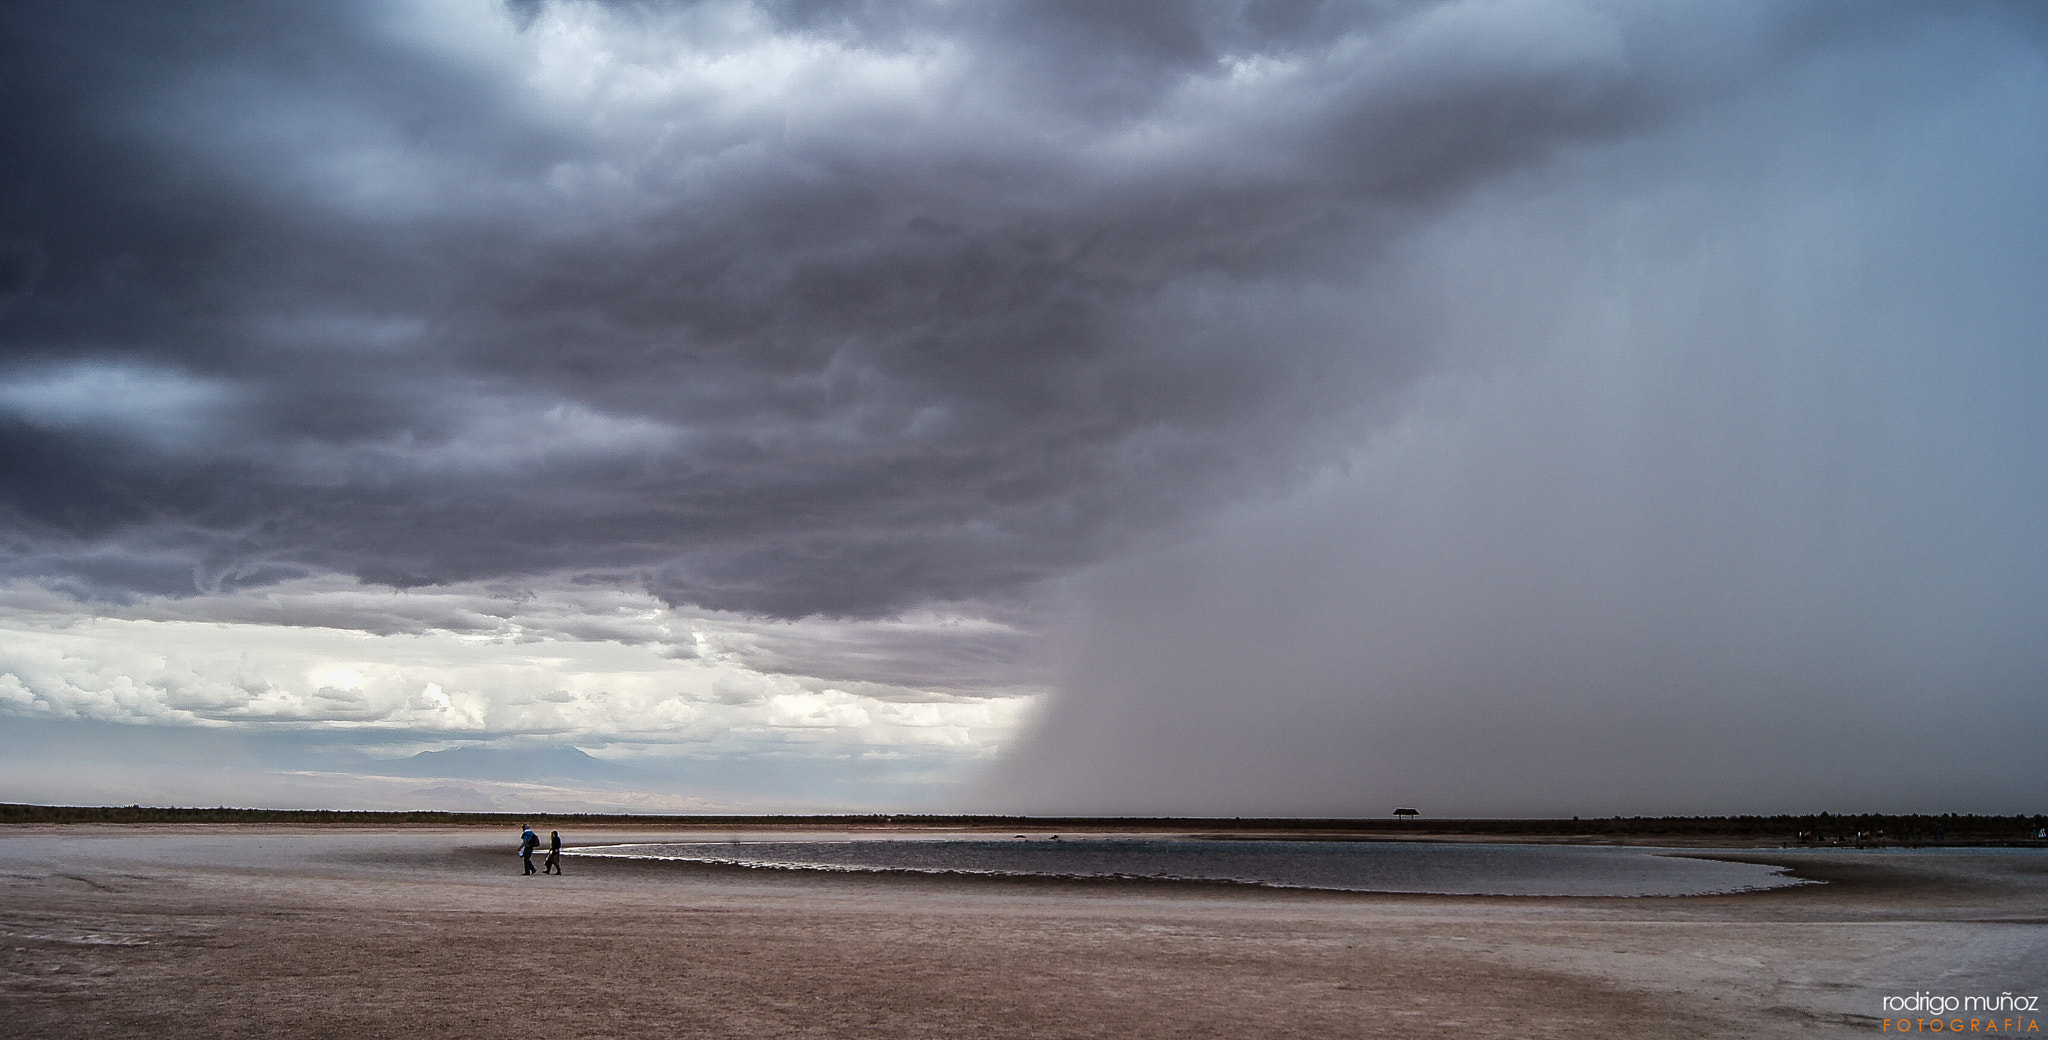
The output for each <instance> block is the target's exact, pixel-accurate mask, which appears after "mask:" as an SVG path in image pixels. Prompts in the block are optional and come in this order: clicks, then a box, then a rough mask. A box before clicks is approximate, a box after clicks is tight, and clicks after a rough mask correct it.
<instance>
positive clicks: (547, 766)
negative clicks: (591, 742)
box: [378, 746, 653, 787]
mask: <svg viewBox="0 0 2048 1040" xmlns="http://www.w3.org/2000/svg"><path fill="white" fill-rule="evenodd" d="M378 771H379V772H381V773H383V774H384V775H386V776H417V777H430V778H433V779H440V780H498V781H512V782H522V781H523V782H529V783H542V782H555V783H559V782H562V781H565V780H566V781H572V782H576V783H586V784H589V783H595V784H604V785H608V786H632V787H640V786H647V785H648V783H649V781H651V780H652V779H653V778H652V777H650V776H648V775H647V774H645V773H643V772H641V771H640V770H638V769H634V768H632V767H631V766H622V765H617V764H615V763H611V762H606V761H604V760H603V759H598V758H592V757H590V755H588V754H586V753H584V751H583V750H582V749H581V748H574V747H567V746H558V747H541V748H493V747H476V746H470V747H457V748H449V749H448V750H446V751H422V752H420V753H419V754H417V755H414V756H412V757H411V758H402V759H399V760H397V761H395V762H384V763H380V764H379V766H378Z"/></svg>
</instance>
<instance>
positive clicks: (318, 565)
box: [0, 3, 1783, 617]
mask: <svg viewBox="0 0 2048 1040" xmlns="http://www.w3.org/2000/svg"><path fill="white" fill-rule="evenodd" d="M1124 6H1125V5H1116V9H1115V10H1107V9H1105V10H1100V11H1098V10H1095V9H1094V8H1093V6H1092V5H1075V6H1072V7H1066V6H1056V7H1053V8H1046V9H1035V8H1017V9H1011V8H1007V7H1003V6H1000V5H997V6H991V7H986V8H983V9H979V10H956V9H954V8H953V7H952V6H950V5H933V6H930V7H922V6H913V7H912V8H909V9H906V10H905V11H903V12H899V13H898V14H895V15H889V14H883V13H876V12H870V11H867V10H866V9H856V8H850V7H849V8H838V7H834V6H832V5H824V6H822V7H817V8H815V9H813V8H805V9H804V10H805V11H806V12H808V13H799V12H798V11H797V10H796V9H795V8H782V7H779V6H756V5H751V4H740V3H722V4H696V5H672V6H671V5H600V4H580V3H557V4H546V5H540V6H538V7H527V8H522V9H520V10H516V11H508V10H505V9H501V8H499V7H497V6H495V5H492V4H484V3H470V4H457V5H433V6H431V7H427V8H421V9H414V8H412V7H409V6H406V5H390V6H372V7H369V8H363V9H357V10H353V11H348V12H341V11H309V10H303V9H297V8H294V7H291V6H289V5H266V4H238V5H207V6H204V7H201V8H197V9H191V10H181V9H169V8H147V9H132V10H119V9H105V8H90V9H79V10H75V11H74V10H64V9H51V8H47V7H40V6H38V7H31V8H26V9H22V10H18V11H17V12H15V13H14V14H13V16H12V20H13V21H14V22H15V23H16V24H15V26H14V30H13V31H11V32H10V39H13V40H14V41H16V42H15V46H14V50H15V52H16V53H15V54H14V55H13V56H12V57H11V60H10V64H11V66H12V67H13V68H15V69H16V70H17V71H16V73H14V74H13V79H14V81H16V82H18V83H20V84H22V86H21V87H20V88H17V89H16V90H15V92H14V93H13V95H11V98H10V101H9V107H8V113H9V115H8V119H9V121H10V126H9V127H8V137H9V139H10V140H11V141H15V142H19V143H20V147H18V148H16V149H11V151H12V152H13V153H14V154H13V156H12V158H10V159H9V160H8V170H7V176H8V181H9V184H10V191H9V192H8V197H7V199H6V200H5V201H4V202H0V207H4V208H0V230H4V232H5V235H6V239H7V241H6V247H7V252H8V254H9V257H10V259H9V261H8V265H7V267H6V278H7V279H8V291H7V299H8V300H9V303H8V304H7V306H8V308H9V309H8V312H7V321H6V325H5V330H4V333H0V350H4V352H5V354H4V357H5V361H4V363H0V439H4V442H5V444H6V451H5V453H4V458H5V462H4V464H0V466H4V470H0V487H4V489H5V499H4V501H5V506H6V509H7V511H8V514H7V519H8V524H7V527H8V531H9V538H10V541H11V550H12V551H11V552H10V553H9V559H10V564H9V567H10V569H11V570H12V571H13V572H14V573H15V574H16V575H18V576H27V577H47V576H51V575H67V576H69V577H71V578H72V579H74V580H75V582H77V583H78V587H79V588H81V589H84V590H88V591H106V592H112V593H116V594H118V593H119V592H121V591H124V590H142V591H150V592H179V591H192V590H193V589H195V588H197V589H203V590H216V589H220V588H223V587H226V588H234V587H242V586H247V585H252V584H259V585H260V584H264V583H269V582H274V581H278V580H282V579H285V578H289V577H296V576H305V575H310V574H319V573H327V572H341V573H346V574H349V575H353V576H356V577H358V578H361V579H363V580H366V581H372V582H380V583H387V584H392V585H397V586H407V587H410V586H420V585H427V584H440V583H447V582H454V581H469V580H480V579H490V578H500V577H507V576H515V577H516V576H528V575H545V574H555V573H565V572H568V573H593V574H601V575H605V576H606V577H607V579H608V580H617V581H624V582H629V583H640V584H642V585H644V586H645V587H648V588H651V589H652V590H654V591H655V592H656V593H657V594H658V595H660V596H661V597H662V598H664V599H665V600H667V601H668V602H671V603H687V604H692V605H697V606H702V607H707V608H712V609H723V610H737V611H746V612H754V613H761V614H769V615H777V616H787V617H800V616H806V615H812V614H828V615H865V616H875V615H882V614H887V613H891V612H894V611H898V610H903V609H907V608H913V607H916V606H918V605H920V604H923V603H927V602H930V601H933V600H946V599H968V598H974V597H981V596H989V595H1003V594H1009V593H1012V592H1014V591H1016V590H1018V589H1020V588H1023V587H1026V586H1029V585H1030V584H1032V583H1034V582H1039V581H1042V580H1044V579H1046V578H1049V577H1056V576H1059V575H1061V574H1064V573H1068V572H1070V571H1072V570H1073V569H1074V568H1076V567H1079V566H1084V565H1087V564H1090V563H1093V562H1095V561H1098V560H1100V559H1102V558H1104V557H1105V555H1106V554H1110V553H1112V552H1115V551H1118V550H1119V549H1120V548H1121V547H1127V546H1129V545H1131V544H1133V543H1134V540H1137V539H1141V538H1143V537H1144V536H1146V535H1147V534H1148V533H1150V532H1155V531H1159V530H1162V529H1167V528H1171V527H1173V526H1174V525H1176V524H1178V523H1181V522H1183V521H1185V520H1186V519H1188V518H1189V517H1191V516H1197V515H1200V513H1202V512H1203V511H1206V510H1207V509H1210V508H1213V507H1214V506H1216V505H1217V504H1220V503H1223V502H1227V501H1230V500H1232V499H1234V498H1235V497H1236V496H1239V495H1241V494H1243V493H1245V492H1246V491H1247V490H1252V489H1269V490H1270V489H1277V488H1280V487H1284V486H1286V485H1287V484H1288V483H1289V482H1291V481H1292V480H1294V479H1296V478H1298V477H1299V476H1300V475H1301V474H1303V473H1306V472H1310V471H1312V470H1313V469H1315V468H1316V467H1319V466H1321V465H1324V464H1326V463H1327V462H1329V461H1330V460H1331V459H1332V458H1334V457H1335V456H1336V455H1337V454H1339V453H1341V450H1342V445H1343V443H1344V442H1345V440H1344V439H1345V438H1346V437H1349V436H1352V435H1354V434H1355V433H1356V432H1357V431H1359V430H1360V429H1364V428H1369V426H1370V424H1371V423H1372V422H1374V421H1377V420H1379V419H1381V418H1383V417H1384V411H1385V410H1384V408H1383V407H1381V406H1382V405H1383V404H1384V403H1385V402H1386V401H1387V400H1388V398H1389V395H1390V394H1392V393H1393V392H1395V391H1398V390H1399V389H1400V388H1402V387H1403V386H1405V385H1407V384H1408V383H1409V382H1410V381H1412V380H1413V379H1414V378H1415V377H1416V376H1417V375H1419V374H1421V373H1423V372H1425V371H1427V370H1428V369H1429V368H1430V367H1431V366H1432V364H1433V363H1434V361H1433V357H1434V353H1435V351H1436V350H1437V347H1436V346H1435V345H1433V344H1431V343H1430V342H1429V341H1428V337H1427V336H1425V335H1419V334H1418V331H1419V330H1417V329H1416V328H1414V327H1412V326H1413V325H1414V323H1415V322H1416V321H1418V320H1420V319H1419V317H1418V316H1417V315H1415V314H1413V313H1404V309H1403V308H1402V307H1401V306H1400V304H1399V301H1397V300H1390V299H1387V298H1386V297H1385V295H1384V293H1382V292H1376V291H1375V290H1376V279H1375V277H1374V271H1375V269H1376V268H1375V264H1376V262H1377V261H1378V259H1379V257H1380V256H1381V254H1382V252H1383V250H1384V248H1385V246H1386V244H1387V243H1388V242H1389V241H1390V240H1393V239H1394V238H1396V237H1398V236H1399V235H1401V234H1402V233H1403V230H1404V229H1407V228H1410V227H1412V226H1414V225H1415V224H1416V223H1417V222H1418V221H1424V220H1427V219H1428V218H1429V217H1430V216H1431V215H1432V214H1435V213H1438V212H1440V211H1441V210H1442V209H1443V208H1444V207H1446V206H1449V205H1452V204H1454V203H1455V202H1456V201H1457V200H1459V199H1461V198H1463V197H1465V196H1467V195H1468V194H1469V193H1471V192H1473V191H1475V190H1478V189H1480V188H1482V187H1484V186H1485V185H1488V184H1490V183H1496V182H1499V181H1501V179H1502V178H1506V177H1512V176H1515V175H1516V174H1518V173H1520V172H1523V171H1529V170H1538V169H1542V168H1544V167H1545V166H1546V164H1549V163H1551V162H1553V161H1554V160H1555V159H1556V158H1557V157H1558V156H1560V155H1561V154H1567V153H1571V152H1574V151H1575V150H1583V149H1587V148H1595V147H1599V146H1600V145H1602V144H1603V143H1605V142H1612V141H1616V140H1620V139H1624V138H1627V137H1628V136H1630V135H1632V134H1638V133H1641V132H1644V131H1646V130H1649V129H1654V128H1656V127H1658V126H1660V125H1664V124H1666V123H1669V122H1670V121H1672V120H1674V119H1676V118H1679V117H1681V116H1683V115H1684V113H1685V112H1686V111H1687V110H1688V108H1689V107H1690V106H1692V105H1693V104H1695V103H1696V101H1695V97H1696V95H1698V94H1700V93H1702V92H1704V93H1709V94H1710V93H1712V91H1713V90H1715V89H1718V88H1719V87H1720V86H1722V85H1724V84H1723V83H1722V81H1725V80H1727V79H1729V78H1730V77H1731V76H1732V75H1733V74H1734V71H1735V70H1736V69H1737V68H1739V67H1741V66H1745V65H1748V64H1753V63H1761V62H1767V61H1769V60H1770V59H1771V56H1772V55H1773V53H1774V52H1775V50H1776V49H1777V48H1779V47H1781V46H1782V45H1783V44H1782V41H1781V40H1780V39H1778V37H1779V36H1781V35H1783V29H1782V27H1781V26H1779V25H1777V24H1776V23H1777V21H1778V19H1775V18H1770V17H1766V16H1765V13H1764V12H1763V11H1762V10H1760V9H1750V8H1742V7H1731V8H1729V10H1728V11H1726V12H1723V13H1716V14H1713V15H1708V16H1703V17H1701V19H1700V21H1699V24H1694V25H1688V26H1684V27H1680V26H1676V25H1672V24H1667V22H1668V21H1669V20H1668V19H1664V18H1660V17H1656V16H1653V15H1650V14H1646V13H1644V12H1641V11H1636V10H1633V9H1630V8H1626V7H1620V8H1614V9H1608V8H1605V7H1603V6H1600V5H1591V6H1585V7H1579V6H1560V7H1549V8H1545V7H1537V6H1532V7H1528V8H1521V7H1504V8H1500V9H1499V10H1493V9H1484V10H1482V9H1476V8H1474V7H1473V6H1472V5H1459V4H1446V5H1434V6H1408V5H1388V6H1378V5H1359V6H1357V7H1356V8H1353V9H1348V10H1346V11H1344V12H1333V11H1328V10H1323V9H1321V8H1319V7H1314V6H1304V5H1290V4H1252V5H1245V6H1241V7H1240V6H1234V5H1218V6H1215V7H1210V6H1204V5H1156V6H1146V7H1142V8H1131V9H1128V10H1126V9H1124ZM1141 12H1142V13H1141ZM1681 28H1683V30H1684V31H1683V32H1681V31H1680V29H1681ZM1701 32H1704V33H1706V34H1708V35H1709V36H1711V37H1713V38H1715V39H1716V40H1718V41H1720V43H1721V44H1722V45H1723V46H1725V47H1727V48H1728V49H1729V52H1730V53H1729V54H1728V55H1727V56H1725V58H1724V59H1722V60H1719V61H1717V62H1709V61H1701V60H1694V59H1690V58H1688V57H1687V54H1688V52H1689V48H1690V46H1691V45H1692V44H1693V43H1695V42H1697V38H1698V34H1699V33H1701ZM160 43H163V44H165V45H159V44H160ZM308 52H312V53H318V54H319V59H318V60H317V61H311V60H304V61H302V60H298V59H295V58H293V57H291V56H292V55H298V54H302V53H308Z"/></svg>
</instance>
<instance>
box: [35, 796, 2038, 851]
mask: <svg viewBox="0 0 2048 1040" xmlns="http://www.w3.org/2000/svg"><path fill="white" fill-rule="evenodd" d="M8 823H256V824H261V823H269V824H324V825H330V826H357V827H392V826H433V827H472V826H473V827H508V826H512V825H515V824H519V823H532V824H536V825H544V824H545V825H555V826H584V827H597V826H613V827H691V828H707V827H821V828H822V827H876V826H895V827H1000V828H1003V829H1018V830H1066V831H1077V832H1087V831H1104V830H1124V829H1131V830H1179V829H1186V830H1202V831H1212V832H1213V831H1269V830H1286V831H1296V832H1299V831H1327V832H1331V833H1332V834H1333V835H1334V834H1336V833H1339V832H1341V833H1346V834H1370V835H1381V834H1392V835H1398V834H1403V833H1411V832H1416V831H1426V832H1429V833H1433V834H1456V835H1487V834H1498V835H1503V836H1508V835H1519V836H1534V835H1550V836H1559V837H1567V836H1568V837H1593V838H1597V837H1617V838H1624V837H1626V838H1643V837H1727V838H1784V839H1786V840H1794V841H1804V842H1807V843H1821V844H1834V843H1841V842H1848V841H1868V842H1876V843H1884V844H1935V843H1939V844H2008V843H2020V842H2025V843H2029V844H2031V843H2033V842H2034V841H2035V840H2036V839H2035V835H2036V834H2038V833H2040V832H2041V831H2042V829H2043V828H2048V815H2034V816H1976V815H1969V814H1959V813H1943V814H1941V815H1939V816H1936V815H1891V814H1884V813H1855V814H1845V815H1836V814H1832V813H1817V814H1812V815H1806V816H1789V815H1788V816H1627V817H1607V818H1602V819H1587V820H1576V819H1574V820H1479V819H1471V820H1464V819H1429V818H1423V819H1412V818H1410V819H1398V820H1396V819H1384V818H1372V819H1294V818H1285V817H1262V818H1252V817H1232V818H1206V817H1110V816H1056V817H1055V816H964V815H956V816H939V815H907V814H879V813H877V814H861V815H818V816H715V815H703V816H697V815H691V816H641V815H632V814H623V813H509V812H499V813H479V812H429V811H409V812H373V811H355V810H339V809H233V808H228V807H225V806H222V807H217V808H212V809H204V808H175V807H168V806H145V805H126V806H79V805H20V804H6V803H0V824H8Z"/></svg>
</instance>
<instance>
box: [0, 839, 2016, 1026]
mask: <svg viewBox="0 0 2048 1040" xmlns="http://www.w3.org/2000/svg"><path fill="white" fill-rule="evenodd" d="M694 837H702V835H694ZM564 838H565V840H566V841H567V842H568V844H569V846H570V847H571V850H572V854H571V855H569V856H567V857H565V866H566V873H565V874H564V876H561V877H550V876H532V877H527V876H522V875H521V874H520V872H519V868H518V861H517V859H516V858H515V857H514V856H513V854H512V849H513V846H514V844H515V842H516V835H515V834H514V833H512V832H509V831H506V832H500V831H497V830H485V829H479V828H474V827H465V828H446V829H421V828H397V827H393V828H379V829H343V828H330V827H281V826H246V825H75V824H74V825H19V826H11V827H7V828H5V829H0V932H4V941H0V1021H4V1022H5V1023H6V1025H7V1027H8V1028H9V1030H10V1031H11V1032H13V1033H15V1034H17V1035H22V1036H28V1037H50V1038H71V1037H150V1038H155V1040H164V1038H182V1037H208V1038H227V1037H265V1038H275V1037H349V1038H372V1037H449V1038H467V1037H491V1038H506V1037H516V1036H523V1035H535V1036H545V1037H565V1038H566V1037H734V1038H752V1037H821V1038H822V1037H832V1038H840V1037H844V1038H877V1040H882V1038H926V1037H931V1038H939V1037H946V1038H953V1037H962V1038H965V1037H992V1038H993V1037H1104V1038H1119V1040H1125V1038H1128V1040H1139V1038H1149V1037H1218V1038H1240V1037H1241V1038H1282V1037H1314V1038H1339V1037H1411V1036H1412V1037H1435V1036H1450V1037H1779V1036H1807V1035H1825V1034H1864V1033H1867V1034H1880V1035H1883V1034H1888V1033H1890V1032H1894V1031H1897V1029H1898V1024H1897V1022H1896V1021H1892V1022H1887V1021H1886V1020H1887V1019H1888V1018H1890V1019H1894V1020H1896V1019H1898V1018H1907V1019H1914V1018H1918V1019H1923V1020H1928V1021H1926V1022H1922V1024H1921V1026H1918V1027H1914V1028H1915V1029H1916V1030H1918V1029H1926V1028H1927V1027H1928V1022H1931V1021H1932V1018H1931V1016H1928V1015H1925V1014H1921V1015H1918V1016H1915V1015H1912V1014H1910V1013H1906V1014H1900V1013H1888V1012H1887V1011H1886V1010H1885V1009H1884V1002H1885V999H1886V998H1887V997H1911V996H1912V995H1914V994H1915V993H1921V994H1935V995H1947V994H1953V995H1956V996H1959V997H1960V996H1972V995H1988V996H1992V997H1997V996H1999V995H2000V994H2002V993H2003V994H2007V995H2009V996H2011V997H2016V998H2018V997H2039V996H2042V995H2048V856H2043V855H2042V854H2040V853H2039V852H2038V850H2035V851H2031V852H2009V851H2008V852H2001V851H1999V850H1982V851H1970V850H1955V851H1947V852H1941V853H1929V852H1923V851H1866V852H1859V853H1854V854H1843V853H1838V852H1833V851H1790V850H1777V849H1750V850H1740V851H1731V852H1729V853H1726V855H1730V856H1733V857H1736V858H1740V859H1745V860H1748V861H1752V862H1767V863H1771V864H1774V865H1780V866H1785V867H1789V868H1791V869H1793V870H1794V871H1795V872H1796V874H1797V875H1798V876H1802V877H1806V878H1810V879H1815V880H1822V881H1825V882H1827V883H1825V884H1808V885H1801V886H1797V887H1790V888H1781V889H1776V890H1771V891H1762V892H1749V893H1742V894H1734V895H1721V896H1692V897H1668V898H1528V897H1449V896H1417V895H1370V894H1355V893H1328V892H1308V891H1284V890H1270V889H1258V888H1250V887H1244V886H1226V885H1176V884H1161V883H1141V882H1114V881H1104V882H1048V881H1025V880H1011V879H986V878H983V879H975V878H957V877H955V878H947V877H920V876H872V875H830V874H811V873H790V872H776V871H760V870H744V869H737V868H721V867H709V866H693V865H680V864H673V863H649V862H638V861H632V860H618V859H609V860H607V859H597V858H593V857H589V856H578V855H574V854H573V850H574V848H575V847H577V846H588V845H596V844H606V843H615V842H632V841H658V840H664V839H667V840H674V839H675V838H676V835H675V834H673V833H671V832H661V833H653V832H645V831H631V832H628V831H607V832H602V833H599V832H589V833H565V834H564ZM1970 1017H1976V1018H1978V1019H1980V1020H1981V1021H1980V1022H1979V1023H1978V1025H1977V1027H1976V1029H1977V1031H1978V1032H1980V1033H1982V1032H1987V1031H1990V1030H1991V1029H1997V1030H1998V1031H2001V1032H2002V1031H2004V1030H2005V1029H2014V1030H2016V1031H2017V1032H2019V1033H2020V1034H2021V1035H2028V1034H2029V1032H2030V1029H2029V1024H2030V1023H2038V1021H2039V1020H2041V1019H2043V1018H2048V1016H2044V1015H2042V1014H2040V1013H2020V1014H2012V1013H2004V1014H2000V1015H1997V1016H1987V1015H1984V1014H1982V1013H1978V1014H1976V1015H1974V1016H1972V1015H1957V1014H1950V1015H1944V1016H1941V1020H1942V1022H1943V1029H1942V1031H1944V1032H1946V1031H1948V1029H1949V1022H1950V1020H1955V1019H1961V1020H1963V1021H1964V1022H1965V1025H1964V1027H1963V1029H1964V1031H1966V1032H1967V1031H1970V1028H1969V1025H1968V1023H1967V1019H1968V1018H1970ZM2039 1029H2040V1026H2039V1025H2038V1024H2036V1025H2033V1026H2032V1030H2031V1033H2032V1035H2040V1034H2039ZM1928 1031H1931V1029H1929V1030H1928Z"/></svg>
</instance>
